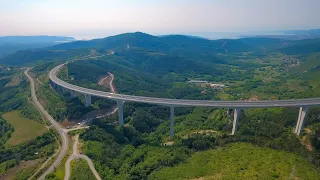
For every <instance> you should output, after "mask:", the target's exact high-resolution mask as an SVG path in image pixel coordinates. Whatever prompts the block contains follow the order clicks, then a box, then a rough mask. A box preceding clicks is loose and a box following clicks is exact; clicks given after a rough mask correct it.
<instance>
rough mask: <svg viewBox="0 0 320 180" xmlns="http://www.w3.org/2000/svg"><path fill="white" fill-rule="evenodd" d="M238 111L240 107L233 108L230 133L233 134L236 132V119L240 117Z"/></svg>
mask: <svg viewBox="0 0 320 180" xmlns="http://www.w3.org/2000/svg"><path fill="white" fill-rule="evenodd" d="M240 112H241V109H240V108H236V109H234V112H233V126H232V135H235V134H236V132H237V128H238V120H239V117H240Z"/></svg>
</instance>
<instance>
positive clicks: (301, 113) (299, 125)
mask: <svg viewBox="0 0 320 180" xmlns="http://www.w3.org/2000/svg"><path fill="white" fill-rule="evenodd" d="M308 110H309V107H308V106H303V107H300V110H299V116H298V121H297V125H296V130H295V133H296V134H297V135H298V136H299V135H300V133H301V130H302V128H303V124H304V120H305V118H306V115H307V112H308Z"/></svg>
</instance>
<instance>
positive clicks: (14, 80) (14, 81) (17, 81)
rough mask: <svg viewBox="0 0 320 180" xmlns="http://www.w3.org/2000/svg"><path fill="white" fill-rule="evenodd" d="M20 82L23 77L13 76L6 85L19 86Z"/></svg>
mask: <svg viewBox="0 0 320 180" xmlns="http://www.w3.org/2000/svg"><path fill="white" fill-rule="evenodd" d="M20 82H21V78H20V77H18V76H16V77H13V78H12V79H11V81H10V82H9V83H8V84H6V85H5V87H14V86H19V84H20Z"/></svg>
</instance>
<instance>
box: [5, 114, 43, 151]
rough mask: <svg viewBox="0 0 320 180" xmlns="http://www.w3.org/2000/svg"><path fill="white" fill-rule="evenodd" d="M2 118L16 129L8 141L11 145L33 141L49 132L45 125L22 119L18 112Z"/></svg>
mask: <svg viewBox="0 0 320 180" xmlns="http://www.w3.org/2000/svg"><path fill="white" fill-rule="evenodd" d="M2 117H3V118H4V119H5V120H6V121H7V122H8V123H10V124H12V126H13V127H14V132H13V134H12V137H11V138H10V139H9V140H8V144H9V145H17V144H20V143H22V142H25V141H29V140H32V139H34V138H35V137H37V136H41V135H43V134H44V133H45V132H47V131H48V129H47V128H45V127H44V125H43V124H40V123H37V122H36V121H32V120H30V119H27V118H24V117H21V116H20V115H19V112H18V111H11V112H7V113H5V114H3V115H2Z"/></svg>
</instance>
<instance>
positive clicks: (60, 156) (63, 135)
mask: <svg viewBox="0 0 320 180" xmlns="http://www.w3.org/2000/svg"><path fill="white" fill-rule="evenodd" d="M30 69H32V68H28V69H27V70H25V71H24V74H25V75H26V76H27V77H28V79H29V81H30V88H31V99H32V102H33V103H34V104H35V105H36V107H37V108H38V109H39V111H40V112H41V113H42V114H43V116H44V117H45V118H46V119H47V120H48V121H49V122H50V123H51V124H52V125H53V126H54V128H55V129H56V130H57V132H58V133H59V135H60V138H61V141H62V145H61V149H60V153H59V154H58V157H57V158H56V159H55V161H54V162H53V163H52V164H51V166H50V167H49V168H48V169H47V170H46V171H45V172H44V173H43V174H42V175H41V176H40V177H39V179H40V180H42V179H45V177H46V176H47V175H48V174H50V173H51V172H52V171H53V170H54V169H55V167H57V166H58V165H59V164H60V163H61V161H62V159H63V158H64V156H65V155H66V153H67V150H68V143H69V140H68V135H67V133H66V132H65V131H64V130H63V128H62V127H61V126H60V125H59V124H58V123H57V122H56V121H55V120H54V119H53V118H52V116H51V115H50V114H49V113H48V112H47V111H46V110H45V109H44V108H43V106H42V105H41V104H40V102H39V101H38V99H37V95H36V90H35V85H34V80H33V78H32V77H31V76H30V75H29V74H28V72H29V71H30Z"/></svg>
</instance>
